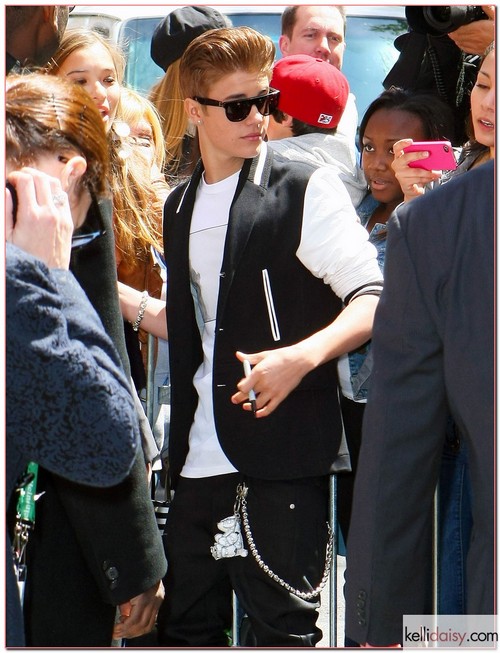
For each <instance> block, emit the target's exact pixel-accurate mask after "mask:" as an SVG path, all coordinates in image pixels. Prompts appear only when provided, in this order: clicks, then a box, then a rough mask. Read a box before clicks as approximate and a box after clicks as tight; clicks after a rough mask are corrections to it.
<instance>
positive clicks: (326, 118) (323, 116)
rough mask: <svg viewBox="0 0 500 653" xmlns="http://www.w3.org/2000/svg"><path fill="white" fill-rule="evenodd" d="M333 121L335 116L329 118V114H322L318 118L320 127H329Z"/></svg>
mask: <svg viewBox="0 0 500 653" xmlns="http://www.w3.org/2000/svg"><path fill="white" fill-rule="evenodd" d="M332 120H333V116H329V115H328V114H327V113H320V114H319V118H318V123H319V124H320V125H329V124H330V123H331V122H332Z"/></svg>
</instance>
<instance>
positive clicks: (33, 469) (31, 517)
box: [17, 462, 38, 524]
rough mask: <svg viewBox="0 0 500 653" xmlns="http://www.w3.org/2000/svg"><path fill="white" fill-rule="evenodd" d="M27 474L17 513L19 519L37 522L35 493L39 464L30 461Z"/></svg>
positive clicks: (21, 489) (20, 492)
mask: <svg viewBox="0 0 500 653" xmlns="http://www.w3.org/2000/svg"><path fill="white" fill-rule="evenodd" d="M26 476H27V478H29V480H28V482H27V484H26V485H24V487H22V488H20V490H19V498H18V500H17V514H18V519H21V520H22V521H25V522H30V523H32V524H34V523H35V493H36V482H37V479H38V464H37V463H33V462H32V463H28V467H27V470H26Z"/></svg>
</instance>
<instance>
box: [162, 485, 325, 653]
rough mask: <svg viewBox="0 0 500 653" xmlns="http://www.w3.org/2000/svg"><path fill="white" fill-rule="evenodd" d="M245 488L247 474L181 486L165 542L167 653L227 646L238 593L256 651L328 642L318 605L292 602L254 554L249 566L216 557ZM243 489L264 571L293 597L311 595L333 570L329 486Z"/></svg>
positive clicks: (243, 561)
mask: <svg viewBox="0 0 500 653" xmlns="http://www.w3.org/2000/svg"><path fill="white" fill-rule="evenodd" d="M240 481H241V477H240V475H239V474H227V475H223V476H216V477H211V478H204V479H186V478H182V479H181V480H180V482H179V485H178V487H177V489H176V492H175V495H174V499H173V503H172V506H171V508H170V512H169V516H168V523H167V529H166V531H165V535H164V544H165V551H166V555H167V560H168V571H167V575H166V577H165V581H164V582H165V601H164V603H163V605H162V608H161V610H160V614H159V618H158V641H159V645H160V646H169V647H179V646H186V647H205V646H212V647H224V646H227V645H228V640H227V635H226V634H225V632H224V631H225V630H228V629H229V628H230V627H231V618H232V604H231V589H234V590H235V592H236V595H237V597H238V599H239V601H240V603H241V606H242V607H243V609H244V610H245V612H246V613H247V615H248V617H249V620H250V623H251V629H252V635H253V637H254V638H255V643H256V646H259V647H266V646H283V647H286V646H314V645H315V644H316V643H317V642H318V641H319V640H320V639H321V637H322V632H321V630H320V629H319V628H318V627H317V626H316V620H317V617H318V612H317V610H318V608H319V605H320V601H319V597H315V598H314V599H312V600H309V601H306V600H304V599H301V598H299V597H297V596H295V595H293V594H292V593H290V592H289V591H287V590H286V589H284V588H283V587H282V586H281V585H279V584H278V583H277V582H276V581H274V580H272V579H271V578H270V577H269V576H268V575H267V574H266V573H265V572H264V571H263V570H262V569H261V568H260V567H259V566H258V564H257V562H256V561H255V559H254V558H253V556H252V554H251V553H250V551H249V553H248V556H247V557H235V558H227V559H222V560H215V559H214V558H213V557H212V554H211V552H210V547H211V546H212V544H213V543H214V535H215V534H216V533H218V532H220V531H218V529H217V522H219V521H220V520H221V519H223V518H224V517H228V516H229V515H232V514H233V507H234V502H235V497H236V487H237V485H238V483H239V482H240ZM245 482H246V484H247V486H248V488H249V490H248V496H247V503H248V515H249V520H250V526H251V529H252V534H253V537H254V540H255V544H256V547H257V549H258V551H259V553H260V555H261V557H262V558H263V560H264V562H265V563H266V564H267V565H269V567H270V568H271V569H272V570H273V571H274V572H275V573H276V574H278V575H279V576H280V577H281V578H282V579H283V580H285V581H286V582H288V583H289V584H290V585H291V586H292V587H296V588H297V589H298V590H300V591H303V592H309V591H311V590H312V589H314V588H315V587H316V586H317V585H318V583H319V582H320V580H321V577H322V575H323V571H324V565H325V551H326V543H327V538H328V534H327V527H326V522H327V515H328V477H322V478H313V479H305V480H304V479H302V480H295V481H262V480H257V479H245ZM245 546H246V548H248V545H247V543H246V542H245Z"/></svg>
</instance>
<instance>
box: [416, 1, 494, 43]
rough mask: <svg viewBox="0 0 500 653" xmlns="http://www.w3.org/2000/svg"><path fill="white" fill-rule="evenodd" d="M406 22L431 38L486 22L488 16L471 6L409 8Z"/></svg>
mask: <svg viewBox="0 0 500 653" xmlns="http://www.w3.org/2000/svg"><path fill="white" fill-rule="evenodd" d="M405 13H406V20H407V21H408V25H409V27H410V29H412V30H413V31H414V32H419V33H420V34H430V35H431V36H443V35H445V34H449V33H450V32H454V31H455V30H456V29H458V28H459V27H462V25H468V24H469V23H474V22H475V21H477V20H485V19H487V18H488V16H487V15H486V14H485V13H484V11H483V10H482V9H481V7H474V6H470V5H455V6H451V7H442V6H439V5H434V6H432V7H415V6H407V7H406V8H405Z"/></svg>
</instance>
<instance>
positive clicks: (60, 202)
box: [52, 193, 66, 206]
mask: <svg viewBox="0 0 500 653" xmlns="http://www.w3.org/2000/svg"><path fill="white" fill-rule="evenodd" d="M52 201H53V202H54V205H55V206H64V205H65V204H66V193H56V194H55V195H52Z"/></svg>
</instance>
